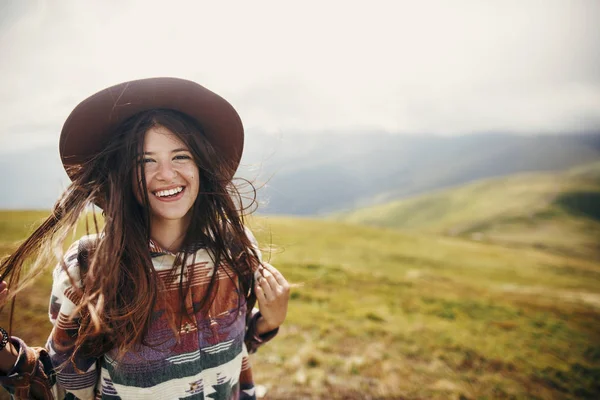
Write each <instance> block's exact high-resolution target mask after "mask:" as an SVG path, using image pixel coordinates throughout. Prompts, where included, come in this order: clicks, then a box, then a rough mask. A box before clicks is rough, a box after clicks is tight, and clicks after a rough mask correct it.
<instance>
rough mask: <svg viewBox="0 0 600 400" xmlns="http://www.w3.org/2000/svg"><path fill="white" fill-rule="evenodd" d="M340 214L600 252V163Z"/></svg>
mask: <svg viewBox="0 0 600 400" xmlns="http://www.w3.org/2000/svg"><path fill="white" fill-rule="evenodd" d="M333 219H337V220H340V221H345V222H352V223H361V224H367V225H373V226H381V227H387V228H396V229H402V230H405V231H418V232H429V233H438V234H439V233H441V234H445V235H450V236H460V237H465V238H472V239H476V240H479V241H486V242H492V243H502V244H505V245H511V246H529V247H536V248H543V249H546V250H550V251H554V252H556V253H561V254H565V255H574V256H579V257H587V258H594V259H600V245H599V244H598V238H600V163H593V164H590V165H586V166H584V167H579V168H576V169H572V170H569V171H566V172H555V173H530V174H518V175H513V176H509V177H503V178H496V179H487V180H483V181H480V182H476V183H473V184H470V185H466V186H461V187H458V188H453V189H448V190H443V191H439V192H436V193H431V194H425V195H423V196H418V197H415V198H410V199H405V200H398V201H394V202H390V203H386V204H383V205H377V206H372V207H367V208H362V209H358V210H355V211H350V212H348V213H341V214H336V215H334V216H333Z"/></svg>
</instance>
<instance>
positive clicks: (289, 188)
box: [261, 133, 600, 215]
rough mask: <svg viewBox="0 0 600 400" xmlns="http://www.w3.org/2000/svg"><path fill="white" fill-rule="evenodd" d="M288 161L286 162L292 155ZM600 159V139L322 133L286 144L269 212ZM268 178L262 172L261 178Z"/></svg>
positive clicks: (316, 209)
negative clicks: (304, 141)
mask: <svg viewBox="0 0 600 400" xmlns="http://www.w3.org/2000/svg"><path fill="white" fill-rule="evenodd" d="M286 157H287V158H286ZM597 160H600V134H589V135H563V136H516V135H501V134H478V135H468V136H460V137H437V136H401V135H387V134H382V133H373V134H370V135H348V136H341V135H338V136H335V135H329V136H323V137H316V138H314V137H313V138H310V141H307V143H302V140H301V139H300V138H294V140H292V141H291V143H290V142H287V143H286V142H284V141H282V142H281V146H280V148H279V149H277V152H275V153H274V155H273V157H272V159H270V160H267V162H265V165H264V168H263V169H264V171H265V172H267V173H271V174H273V175H272V176H267V177H268V178H271V180H270V181H269V182H268V186H267V187H266V188H265V189H264V190H263V191H262V193H261V195H262V196H263V198H266V199H268V205H267V207H266V208H264V209H263V212H265V213H273V214H298V215H307V214H326V213H328V212H332V211H338V210H341V209H354V208H356V207H360V206H366V205H370V204H377V203H383V202H386V201H389V200H391V199H398V198H403V197H408V196H413V195H416V194H419V193H425V192H429V191H431V190H436V189H440V188H446V187H452V186H456V185H460V184H464V183H468V182H472V181H474V180H477V179H482V178H489V177H496V176H505V175H510V174H514V173H518V172H527V171H557V170H563V169H566V168H570V167H573V166H576V165H580V164H584V163H588V162H593V161H597ZM264 176H265V174H263V177H264Z"/></svg>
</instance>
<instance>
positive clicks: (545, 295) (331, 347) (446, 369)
mask: <svg viewBox="0 0 600 400" xmlns="http://www.w3.org/2000/svg"><path fill="white" fill-rule="evenodd" d="M39 217H40V214H30V213H7V212H5V213H0V221H2V222H0V224H1V225H0V226H2V229H3V231H2V232H1V233H0V235H2V236H1V238H2V241H3V243H2V245H3V249H4V250H5V251H6V250H8V249H9V248H11V246H12V245H11V244H10V243H8V242H10V241H12V240H14V239H16V238H18V237H21V236H22V235H23V234H24V233H25V231H26V230H27V229H28V227H29V226H31V221H32V220H35V219H37V218H39ZM252 228H253V230H254V231H255V233H256V234H257V237H258V238H259V240H260V242H261V243H262V244H263V245H264V246H269V245H270V244H273V245H274V246H273V249H272V251H271V252H268V251H266V252H265V259H268V260H270V261H271V262H272V263H273V264H274V265H275V266H277V267H278V268H279V269H280V270H281V271H282V272H283V273H284V274H285V276H286V277H287V278H288V279H289V280H290V281H292V282H293V283H296V284H298V285H300V286H298V287H295V288H294V290H293V292H292V298H291V302H290V309H289V315H288V320H287V321H286V323H285V325H284V326H283V327H282V329H281V331H280V334H279V335H278V337H277V338H276V339H275V340H273V341H272V342H271V343H269V344H268V345H267V346H265V347H264V348H261V349H260V350H259V352H258V353H257V354H256V355H254V356H253V360H252V361H253V366H254V376H255V380H256V382H257V383H258V384H261V385H263V386H264V388H266V390H267V392H266V396H265V398H267V399H290V398H293V399H295V398H328V399H329V398H339V399H364V398H381V399H383V398H389V399H392V398H393V399H398V398H408V399H449V398H455V399H458V398H461V399H485V398H487V399H491V398H507V399H508V398H538V399H556V398H564V399H576V398H588V399H592V398H598V397H600V385H599V383H598V382H600V265H598V263H594V262H590V261H586V260H584V259H581V258H568V257H564V256H560V255H555V254H554V255H553V254H548V253H544V252H540V251H537V250H533V249H526V248H523V249H519V248H512V249H511V248H508V249H507V248H504V247H500V246H497V245H492V244H485V243H478V242H473V241H466V240H461V239H457V238H450V237H439V236H433V235H425V234H422V235H407V234H404V233H401V232H398V231H394V230H387V229H380V228H371V227H364V226H358V225H348V224H342V223H334V222H325V221H315V220H303V219H292V218H269V219H265V218H260V219H256V220H253V221H252ZM49 284H50V283H49V279H48V278H47V277H45V278H44V279H41V280H40V281H39V283H38V284H36V285H35V286H34V287H31V288H30V289H29V291H28V292H27V293H26V294H25V295H23V296H21V298H20V300H19V304H18V310H19V311H18V316H17V322H16V325H15V328H14V332H15V334H18V335H20V336H22V337H24V338H26V339H27V340H29V341H30V342H32V343H43V342H44V340H45V336H46V334H47V332H48V331H49V330H50V326H49V323H47V322H46V321H47V310H46V307H47V301H48V295H49V291H50V288H49ZM6 311H7V310H4V311H3V312H2V314H1V317H2V321H0V325H3V326H6V321H5V319H6Z"/></svg>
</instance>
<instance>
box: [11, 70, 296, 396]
mask: <svg viewBox="0 0 600 400" xmlns="http://www.w3.org/2000/svg"><path fill="white" fill-rule="evenodd" d="M242 147H243V128H242V125H241V122H240V120H239V116H238V115H237V113H236V112H235V110H234V109H233V107H231V105H230V104H229V103H228V102H226V101H225V100H224V99H222V98H221V97H219V96H218V95H216V94H214V93H212V92H210V91H208V90H207V89H205V88H203V87H202V86H200V85H198V84H196V83H193V82H190V81H184V80H180V79H173V78H155V79H145V80H140V81H132V82H127V83H124V84H120V85H117V86H113V87H111V88H108V89H106V90H104V91H102V92H99V93H97V94H95V95H93V96H91V97H89V98H88V99H86V100H84V101H83V102H82V103H81V104H79V105H78V106H77V107H76V108H75V110H74V111H73V112H72V113H71V115H70V116H69V118H68V119H67V121H66V123H65V125H64V127H63V131H62V134H61V141H60V152H61V158H62V161H63V164H64V167H65V169H66V171H67V173H68V175H69V177H70V178H71V180H72V183H71V185H70V186H69V187H68V188H67V190H66V191H65V193H64V194H63V195H62V196H61V198H60V199H59V200H58V202H57V203H56V206H55V207H54V210H53V213H52V215H51V216H50V217H49V218H48V219H47V220H46V221H45V222H44V223H43V224H42V225H41V226H40V228H38V229H37V230H36V231H35V232H34V233H33V234H32V235H31V236H30V237H29V238H27V239H26V240H25V242H24V243H23V244H22V245H21V246H20V247H19V248H18V249H17V251H16V252H15V253H13V254H12V255H11V256H10V257H8V258H7V259H6V260H5V261H4V262H3V263H2V265H1V267H0V273H1V274H2V277H3V278H5V279H7V280H8V291H5V290H6V284H5V283H3V284H2V285H0V290H2V292H0V303H3V302H4V301H6V299H7V298H10V297H13V296H14V295H15V294H16V292H17V291H19V290H20V289H22V287H24V286H25V285H26V284H27V282H28V280H27V279H25V280H20V279H19V277H20V275H21V272H22V271H23V270H24V265H26V264H27V262H28V261H30V260H34V263H33V264H34V267H33V274H34V275H35V273H36V272H39V271H41V270H42V269H43V268H45V267H46V264H47V260H49V258H50V255H52V254H61V249H62V248H63V242H64V241H65V238H66V237H67V232H69V231H71V230H72V229H73V227H74V226H75V225H76V224H77V221H78V220H79V218H80V216H81V215H82V214H83V213H84V212H85V211H86V210H87V209H88V207H89V206H91V205H93V204H95V205H97V206H100V207H101V208H102V210H103V215H104V219H105V226H104V228H103V229H102V230H101V231H99V232H96V233H95V234H93V235H87V236H85V237H83V238H81V239H80V240H78V241H77V242H75V243H74V244H72V245H71V246H70V248H69V249H68V250H67V252H66V254H64V255H62V256H61V257H59V261H58V265H57V266H56V268H55V270H54V275H53V277H54V285H53V288H52V294H51V300H50V319H51V321H52V323H53V324H54V328H53V330H52V332H51V334H50V337H49V339H48V343H47V345H46V348H44V349H43V348H32V347H29V346H27V345H26V344H25V343H24V342H23V341H22V340H20V339H19V338H17V337H12V338H9V337H8V334H7V333H6V332H5V331H2V330H0V334H2V338H1V339H0V372H2V375H0V383H2V384H3V385H4V386H5V387H6V388H7V389H8V390H9V391H11V392H12V393H14V395H15V396H16V397H17V398H29V397H35V398H61V399H62V398H71V397H69V396H71V395H75V396H76V397H77V398H80V399H91V398H95V397H96V398H98V397H101V398H107V399H120V398H122V399H127V398H136V399H142V398H152V399H154V398H161V399H162V398H182V397H188V396H191V395H198V396H200V397H201V398H205V397H213V396H216V398H223V399H238V398H250V399H251V398H254V397H255V395H254V384H253V380H252V373H251V370H250V364H249V361H248V353H252V352H254V351H256V349H257V348H258V347H259V346H260V345H261V344H263V343H264V342H266V341H268V340H270V339H271V338H272V337H273V336H275V334H276V333H277V330H278V327H279V326H280V325H281V324H282V323H283V321H284V320H285V317H286V313H287V303H288V298H289V284H288V282H287V281H286V280H285V278H284V277H283V276H282V275H281V274H280V273H279V271H277V270H276V269H275V268H274V267H273V266H271V265H269V264H267V263H263V262H262V261H261V254H260V251H259V249H258V247H257V243H256V241H255V239H254V237H253V235H252V233H251V232H250V231H249V230H248V229H247V228H246V227H245V226H244V212H243V211H244V209H243V208H242V202H241V198H240V195H239V193H238V192H237V190H236V188H235V186H234V185H233V184H232V177H233V174H234V172H235V170H236V168H237V166H238V164H239V160H240V157H241V151H242ZM256 302H258V306H259V309H260V311H259V310H255V309H253V306H254V305H255V303H256ZM0 305H1V304H0ZM17 312H18V308H17ZM17 330H18V328H17ZM69 393H70V394H69Z"/></svg>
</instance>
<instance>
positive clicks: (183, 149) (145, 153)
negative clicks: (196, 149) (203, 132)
mask: <svg viewBox="0 0 600 400" xmlns="http://www.w3.org/2000/svg"><path fill="white" fill-rule="evenodd" d="M181 151H187V152H188V153H189V152H190V151H189V150H188V149H185V148H183V147H181V148H179V149H174V150H171V153H179V152H181ZM142 154H144V155H152V154H154V152H153V151H145V152H143V153H142Z"/></svg>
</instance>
